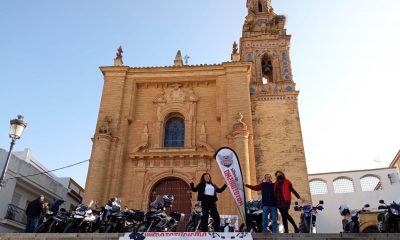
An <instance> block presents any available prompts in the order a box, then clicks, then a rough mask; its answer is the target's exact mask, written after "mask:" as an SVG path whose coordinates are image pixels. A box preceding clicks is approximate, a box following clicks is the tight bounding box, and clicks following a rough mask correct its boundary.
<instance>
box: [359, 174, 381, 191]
mask: <svg viewBox="0 0 400 240" xmlns="http://www.w3.org/2000/svg"><path fill="white" fill-rule="evenodd" d="M360 183H361V190H362V191H363V192H371V191H377V190H382V189H383V188H382V184H381V181H380V180H379V178H378V177H376V176H373V175H366V176H363V177H362V178H360Z"/></svg>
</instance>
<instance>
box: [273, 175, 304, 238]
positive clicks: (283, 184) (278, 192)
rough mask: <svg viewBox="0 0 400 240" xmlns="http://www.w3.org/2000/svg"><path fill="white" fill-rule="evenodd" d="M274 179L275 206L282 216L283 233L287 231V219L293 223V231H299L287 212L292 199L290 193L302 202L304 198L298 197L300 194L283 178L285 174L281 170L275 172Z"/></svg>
mask: <svg viewBox="0 0 400 240" xmlns="http://www.w3.org/2000/svg"><path fill="white" fill-rule="evenodd" d="M275 177H276V181H275V184H274V193H275V201H276V207H277V208H278V209H279V212H280V213H281V216H282V223H283V227H284V228H285V233H289V228H288V220H289V222H290V223H291V224H292V225H293V227H294V230H295V232H296V233H297V232H299V228H298V227H297V225H296V223H295V222H294V220H293V218H292V216H290V214H289V209H290V203H291V201H292V193H293V194H294V195H295V196H296V197H297V198H298V199H300V200H301V201H302V202H304V199H303V198H301V197H300V195H299V194H298V193H297V192H296V190H295V189H294V188H293V185H292V183H291V182H290V181H289V180H288V179H286V178H285V174H284V173H283V172H282V171H276V172H275Z"/></svg>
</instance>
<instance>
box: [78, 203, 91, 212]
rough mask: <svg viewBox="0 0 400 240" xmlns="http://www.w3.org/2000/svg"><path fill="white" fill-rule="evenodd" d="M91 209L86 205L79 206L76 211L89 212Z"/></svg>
mask: <svg viewBox="0 0 400 240" xmlns="http://www.w3.org/2000/svg"><path fill="white" fill-rule="evenodd" d="M88 209H89V208H88V207H87V206H86V205H84V204H79V205H78V206H76V209H75V211H87V210H88Z"/></svg>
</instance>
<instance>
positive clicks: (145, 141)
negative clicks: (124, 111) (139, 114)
mask: <svg viewBox="0 0 400 240" xmlns="http://www.w3.org/2000/svg"><path fill="white" fill-rule="evenodd" d="M140 140H141V141H140V144H138V145H137V146H136V147H135V148H134V149H133V151H134V152H139V151H145V150H147V149H148V148H149V128H148V124H147V122H146V123H145V124H144V128H143V130H142V136H141V137H140Z"/></svg>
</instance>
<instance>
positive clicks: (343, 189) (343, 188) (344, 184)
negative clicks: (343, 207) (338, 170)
mask: <svg viewBox="0 0 400 240" xmlns="http://www.w3.org/2000/svg"><path fill="white" fill-rule="evenodd" d="M333 189H334V190H335V193H352V192H354V184H353V181H352V180H350V179H348V178H345V177H340V178H337V179H335V181H333Z"/></svg>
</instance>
